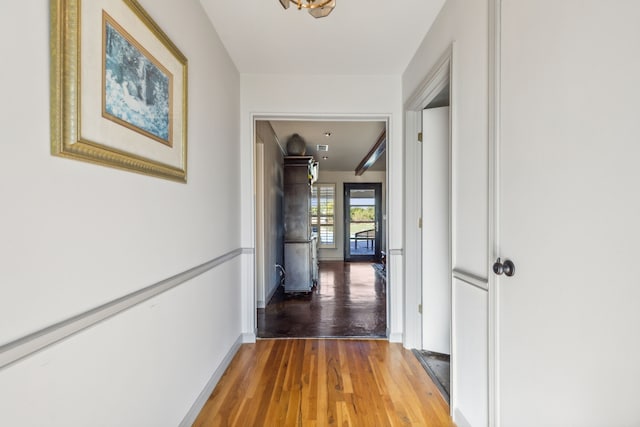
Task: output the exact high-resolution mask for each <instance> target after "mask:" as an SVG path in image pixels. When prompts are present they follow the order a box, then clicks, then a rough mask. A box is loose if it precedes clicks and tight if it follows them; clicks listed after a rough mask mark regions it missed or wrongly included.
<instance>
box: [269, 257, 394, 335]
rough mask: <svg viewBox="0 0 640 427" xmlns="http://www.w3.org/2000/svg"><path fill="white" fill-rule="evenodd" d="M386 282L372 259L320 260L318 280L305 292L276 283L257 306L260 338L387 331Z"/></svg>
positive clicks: (371, 333)
mask: <svg viewBox="0 0 640 427" xmlns="http://www.w3.org/2000/svg"><path fill="white" fill-rule="evenodd" d="M386 305H387V300H386V282H385V279H384V277H383V275H382V274H380V273H378V272H376V269H375V268H374V267H373V265H372V264H371V263H370V262H361V263H344V262H341V261H322V262H320V279H319V283H318V285H317V286H316V287H315V288H314V289H313V290H312V291H311V292H310V293H309V294H308V295H307V294H285V293H284V292H283V289H282V287H279V288H278V290H277V291H276V294H275V295H274V296H273V298H272V299H271V301H270V302H269V304H268V305H267V307H266V308H265V309H258V336H259V337H261V338H287V337H288V338H291V337H295V338H312V337H316V338H318V337H371V338H383V337H385V336H386V328H387V326H386V322H387V311H386Z"/></svg>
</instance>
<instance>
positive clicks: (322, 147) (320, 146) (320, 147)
mask: <svg viewBox="0 0 640 427" xmlns="http://www.w3.org/2000/svg"><path fill="white" fill-rule="evenodd" d="M316 149H317V150H318V151H329V146H328V145H327V144H318V145H316Z"/></svg>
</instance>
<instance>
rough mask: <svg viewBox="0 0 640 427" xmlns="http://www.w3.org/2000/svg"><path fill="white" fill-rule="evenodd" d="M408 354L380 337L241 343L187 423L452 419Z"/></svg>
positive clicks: (279, 425) (373, 423) (447, 422)
mask: <svg viewBox="0 0 640 427" xmlns="http://www.w3.org/2000/svg"><path fill="white" fill-rule="evenodd" d="M448 413H449V407H448V405H447V404H446V403H445V401H444V400H443V399H442V397H441V395H440V393H439V392H438V390H437V389H436V386H435V385H434V384H433V382H432V381H431V379H430V378H429V376H428V375H427V373H426V372H425V371H424V369H423V368H422V366H420V363H419V362H418V361H417V359H416V358H415V356H414V355H413V354H412V353H411V351H409V350H405V349H403V348H402V346H401V345H400V344H391V343H389V342H387V341H385V340H344V339H343V340H335V339H287V340H273V339H269V340H259V341H258V342H257V343H256V344H244V345H243V346H242V347H241V348H240V350H239V351H238V353H237V354H236V356H235V358H234V359H233V361H232V362H231V365H230V366H229V368H228V369H227V371H226V372H225V374H224V375H223V376H222V378H221V380H220V382H219V383H218V385H217V387H216V388H215V390H214V391H213V394H212V395H211V397H210V398H209V400H208V401H207V403H206V404H205V406H204V408H203V409H202V411H201V413H200V415H199V416H198V418H197V420H196V422H195V423H194V426H206V427H213V426H241V427H248V426H273V427H283V426H309V427H320V426H363V427H381V426H429V427H439V426H453V425H454V424H453V423H452V421H451V419H450V417H449V415H448Z"/></svg>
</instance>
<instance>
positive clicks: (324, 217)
mask: <svg viewBox="0 0 640 427" xmlns="http://www.w3.org/2000/svg"><path fill="white" fill-rule="evenodd" d="M335 199H336V186H335V184H314V185H313V186H312V187H311V229H312V230H313V232H314V233H317V234H318V246H319V247H321V248H335V247H336V241H335V232H334V230H335V228H334V224H335V222H334V219H335Z"/></svg>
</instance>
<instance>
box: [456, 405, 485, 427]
mask: <svg viewBox="0 0 640 427" xmlns="http://www.w3.org/2000/svg"><path fill="white" fill-rule="evenodd" d="M455 419H456V425H457V426H458V427H473V426H472V425H471V423H470V422H469V421H468V420H467V419H466V418H465V416H464V415H462V412H460V409H456V411H455ZM489 425H490V424H489Z"/></svg>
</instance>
